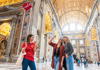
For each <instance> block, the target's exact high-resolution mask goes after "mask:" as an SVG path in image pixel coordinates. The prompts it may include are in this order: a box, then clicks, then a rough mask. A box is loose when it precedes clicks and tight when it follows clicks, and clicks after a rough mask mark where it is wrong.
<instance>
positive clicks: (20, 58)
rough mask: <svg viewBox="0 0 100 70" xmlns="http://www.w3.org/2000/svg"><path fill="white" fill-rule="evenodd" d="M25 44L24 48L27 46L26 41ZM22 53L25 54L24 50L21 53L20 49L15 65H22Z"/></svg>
mask: <svg viewBox="0 0 100 70" xmlns="http://www.w3.org/2000/svg"><path fill="white" fill-rule="evenodd" d="M25 44H26V45H25V48H26V47H27V43H25ZM24 55H26V52H24V53H22V51H21V53H20V55H19V57H18V59H17V62H16V65H18V66H21V65H22V61H23V58H24Z"/></svg>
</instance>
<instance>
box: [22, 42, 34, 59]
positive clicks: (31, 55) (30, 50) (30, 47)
mask: <svg viewBox="0 0 100 70" xmlns="http://www.w3.org/2000/svg"><path fill="white" fill-rule="evenodd" d="M25 44H26V43H25V42H24V43H23V45H22V48H24V47H25ZM34 47H35V43H27V47H26V50H25V52H26V55H24V58H26V59H28V60H30V61H34V54H35V52H34V51H33V49H34Z"/></svg>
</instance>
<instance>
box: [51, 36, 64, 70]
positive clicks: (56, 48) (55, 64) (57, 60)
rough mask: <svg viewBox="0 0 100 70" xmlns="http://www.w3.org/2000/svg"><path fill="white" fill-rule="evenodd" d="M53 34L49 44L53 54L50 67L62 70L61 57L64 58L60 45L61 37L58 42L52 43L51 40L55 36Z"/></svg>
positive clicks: (62, 48)
mask: <svg viewBox="0 0 100 70" xmlns="http://www.w3.org/2000/svg"><path fill="white" fill-rule="evenodd" d="M55 37H56V36H54V37H53V38H52V39H51V40H50V41H49V44H50V45H51V46H52V47H53V56H52V63H51V67H52V68H53V69H55V70H62V67H63V59H64V47H63V46H62V39H61V38H60V39H59V41H58V43H57V44H56V43H53V42H52V40H53V39H54V38H55Z"/></svg>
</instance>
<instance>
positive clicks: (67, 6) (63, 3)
mask: <svg viewBox="0 0 100 70" xmlns="http://www.w3.org/2000/svg"><path fill="white" fill-rule="evenodd" d="M94 1H95V0H52V2H53V5H54V7H55V9H56V12H57V15H58V18H59V20H60V23H61V27H62V28H63V27H64V26H65V25H66V24H69V23H73V22H75V23H78V24H81V25H83V27H85V26H86V23H87V21H88V18H89V16H90V13H91V9H92V6H93V4H94Z"/></svg>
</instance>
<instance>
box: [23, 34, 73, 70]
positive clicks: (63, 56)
mask: <svg viewBox="0 0 100 70" xmlns="http://www.w3.org/2000/svg"><path fill="white" fill-rule="evenodd" d="M55 37H56V36H54V37H53V38H52V39H51V40H50V41H49V45H51V46H52V47H53V52H52V53H53V54H52V62H51V67H52V69H54V70H62V69H63V68H64V69H65V70H74V66H73V65H74V59H73V55H72V53H73V47H72V45H71V43H70V40H69V38H68V37H66V36H65V37H62V38H60V39H59V40H58V42H57V43H53V42H52V40H53V39H54V38H55ZM33 40H34V35H32V34H29V35H28V37H27V42H24V43H23V45H22V53H24V52H26V54H25V55H24V58H23V61H22V70H27V69H28V66H29V67H30V69H31V70H36V65H35V62H34V54H35V51H36V47H37V44H36V41H34V42H33ZM43 61H44V59H43Z"/></svg>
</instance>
